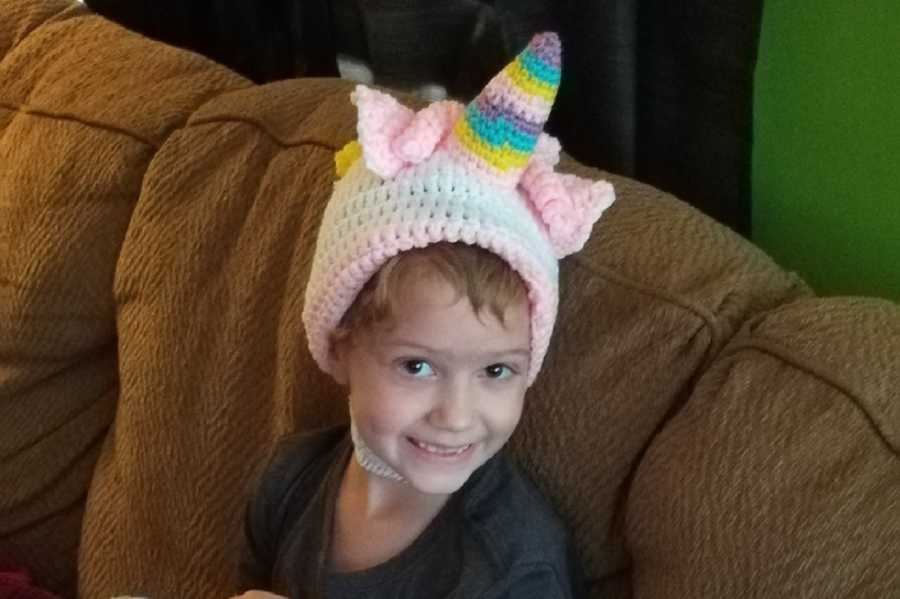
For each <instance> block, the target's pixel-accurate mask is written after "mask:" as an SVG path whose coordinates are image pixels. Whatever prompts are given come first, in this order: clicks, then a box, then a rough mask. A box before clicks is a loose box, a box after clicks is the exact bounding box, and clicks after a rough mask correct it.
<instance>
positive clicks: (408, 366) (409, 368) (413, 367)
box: [402, 360, 433, 378]
mask: <svg viewBox="0 0 900 599" xmlns="http://www.w3.org/2000/svg"><path fill="white" fill-rule="evenodd" d="M402 368H403V372H405V373H406V374H409V375H412V376H414V377H417V378H424V377H426V376H431V375H432V374H433V371H432V370H431V365H430V364H429V363H428V362H426V361H425V360H404V361H403V364H402Z"/></svg>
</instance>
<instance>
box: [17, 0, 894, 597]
mask: <svg viewBox="0 0 900 599" xmlns="http://www.w3.org/2000/svg"><path fill="white" fill-rule="evenodd" d="M349 89H350V87H349V85H348V84H347V83H345V82H340V81H336V80H316V79H306V80H294V81H286V82H282V83H278V84H273V85H268V86H264V87H257V86H253V85H251V84H250V83H249V82H248V81H246V80H244V79H241V78H240V77H238V76H237V75H235V74H233V73H231V72H229V71H227V70H226V69H224V68H223V67H220V66H218V65H215V64H213V63H211V62H209V61H207V60H205V59H203V58H201V57H199V56H197V55H194V54H191V53H188V52H186V51H183V50H178V49H175V48H171V47H167V46H163V45H161V44H158V43H154V42H152V41H149V40H147V39H144V38H142V37H140V36H138V35H136V34H134V33H131V32H128V31H126V30H124V29H122V28H120V27H118V26H116V25H114V24H112V23H110V22H108V21H105V20H103V19H101V18H100V17H98V16H95V15H92V14H90V13H89V12H88V11H87V10H86V9H85V8H83V7H80V6H78V5H70V4H67V3H66V2H65V1H64V0H0V459H2V462H0V556H2V555H4V554H5V555H7V556H12V557H14V558H15V559H16V560H18V562H19V563H22V564H24V565H27V566H28V567H30V568H31V569H32V570H33V572H34V573H35V577H36V580H37V581H38V582H39V583H41V584H43V585H44V586H46V587H49V588H51V589H54V590H56V591H58V592H60V593H62V594H63V595H66V596H74V595H75V594H76V588H77V589H78V594H79V595H80V596H82V597H86V598H90V599H93V598H107V597H110V596H111V595H117V594H135V595H147V596H150V597H153V598H154V599H168V598H193V597H197V598H207V597H209V598H214V597H225V596H227V595H228V593H229V592H230V591H231V590H232V574H233V564H234V561H235V555H236V552H237V550H238V547H239V543H240V538H241V517H242V507H243V504H244V501H245V498H246V497H247V494H248V492H249V491H250V488H251V486H252V484H253V477H254V475H255V473H256V471H257V468H258V464H259V463H260V461H261V460H263V459H264V457H265V456H266V455H267V453H268V451H269V450H270V448H271V447H272V444H273V441H274V440H275V439H276V438H277V437H278V436H280V435H282V434H284V433H286V432H288V431H290V430H292V429H294V428H310V427H316V426H320V425H324V424H327V423H333V422H337V421H339V420H341V419H344V418H345V417H346V409H345V405H344V402H343V400H342V393H341V390H340V388H338V387H337V386H336V385H334V384H333V383H332V382H331V381H330V380H329V379H328V378H326V377H325V376H324V375H322V374H320V373H319V371H318V370H317V369H316V368H315V366H314V364H313V362H312V360H311V358H310V356H309V354H308V352H307V350H306V341H305V337H304V332H303V327H302V324H301V320H300V310H301V305H302V301H303V288H304V283H305V281H306V278H307V276H308V270H309V264H310V258H311V255H312V249H313V246H314V243H315V237H316V226H317V223H318V220H319V218H320V215H321V211H322V209H323V206H324V202H325V199H326V197H327V193H328V189H329V186H330V184H331V172H332V170H331V164H332V154H333V152H334V151H335V149H337V148H339V147H341V146H342V144H344V143H345V142H346V141H347V140H349V139H350V138H351V137H352V136H353V111H352V106H350V104H349V102H348V98H347V94H348V90H349ZM569 168H571V169H575V170H579V171H582V172H583V173H593V174H594V175H598V174H599V173H596V172H594V171H591V170H590V169H586V168H584V167H580V166H578V165H576V164H574V163H570V164H569ZM604 176H608V177H609V178H610V179H611V180H612V181H613V183H614V184H615V186H616V188H617V191H618V195H619V201H618V202H617V203H616V204H615V206H614V207H613V208H612V209H611V210H610V211H609V212H608V214H607V215H605V216H604V217H603V219H602V220H601V222H600V223H599V225H598V226H597V227H596V228H595V231H594V235H593V237H592V239H591V241H590V242H589V243H588V245H587V247H586V248H585V250H584V251H583V252H581V253H580V254H578V255H576V256H574V257H571V258H569V259H566V260H565V261H564V262H563V263H562V267H561V268H562V271H561V277H562V281H561V283H562V297H561V309H560V315H559V320H558V325H557V327H558V328H557V333H556V335H555V338H554V341H553V343H552V346H551V349H550V353H549V355H548V357H547V361H546V366H545V368H544V370H543V372H542V374H541V376H540V377H539V380H538V383H537V384H536V386H535V387H534V388H533V389H532V390H531V391H530V392H529V395H528V400H527V407H526V414H525V417H524V421H523V423H522V425H521V427H520V429H519V431H518V432H517V433H516V435H515V437H514V440H513V443H512V448H511V449H512V451H513V453H514V454H515V455H516V457H517V458H518V459H520V461H521V462H522V463H523V465H524V466H525V467H526V468H527V469H528V471H529V472H530V473H531V474H532V476H533V477H534V478H535V479H536V480H537V481H538V483H539V485H540V486H541V487H542V488H543V490H544V491H545V492H546V494H547V495H548V496H549V497H550V498H551V500H552V501H553V503H554V504H555V505H556V506H557V508H558V510H559V512H560V513H561V514H562V515H563V517H564V518H565V520H566V521H567V523H568V524H569V525H570V527H571V529H572V531H573V532H574V537H575V540H576V543H577V549H578V552H579V556H580V559H581V560H582V563H583V565H584V568H585V571H586V573H587V575H588V578H589V580H590V583H591V597H597V598H600V597H612V598H616V599H624V598H627V597H635V598H641V599H644V598H647V599H676V598H686V597H687V598H693V597H696V598H704V599H707V598H709V599H711V598H720V597H734V598H739V599H743V598H751V597H752V598H756V597H760V598H762V597H765V598H784V599H788V598H791V599H794V598H806V597H808V598H813V597H815V598H820V597H835V598H838V597H842V598H843V597H847V598H849V597H872V598H885V597H900V455H898V453H900V392H898V389H900V307H898V306H897V305H896V304H893V303H890V302H887V301H881V300H876V299H866V298H817V297H815V296H814V295H813V293H812V292H811V291H810V290H809V289H808V288H807V287H806V286H805V285H804V284H803V283H802V281H800V280H799V279H798V278H797V277H796V276H794V275H792V274H790V273H786V272H784V271H783V270H781V269H780V268H778V267H777V266H776V265H775V264H773V263H772V261H771V260H770V259H769V258H767V257H766V256H765V255H764V254H763V253H762V252H761V251H759V250H758V249H756V248H755V247H754V246H753V245H751V244H750V243H748V242H747V241H745V240H744V239H742V238H740V237H738V236H737V235H735V234H733V233H732V232H730V231H729V230H727V229H726V228H724V227H722V226H720V225H718V224H716V223H714V222H712V221H711V220H709V219H707V218H706V217H704V216H702V215H701V214H700V213H698V212H697V211H696V210H694V209H692V208H690V207H689V206H687V205H686V204H684V203H682V202H680V201H678V200H677V199H675V198H672V197H670V196H667V195H665V194H663V193H660V192H658V191H656V190H654V189H652V188H650V187H648V186H645V185H642V184H639V183H637V182H634V181H631V180H627V179H624V178H621V177H616V176H612V175H604Z"/></svg>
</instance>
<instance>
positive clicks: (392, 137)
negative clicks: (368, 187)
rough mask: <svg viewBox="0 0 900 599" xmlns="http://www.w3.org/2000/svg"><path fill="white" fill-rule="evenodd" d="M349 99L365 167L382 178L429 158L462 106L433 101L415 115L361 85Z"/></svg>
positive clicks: (391, 98)
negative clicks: (352, 104)
mask: <svg viewBox="0 0 900 599" xmlns="http://www.w3.org/2000/svg"><path fill="white" fill-rule="evenodd" d="M350 100H351V101H352V102H353V103H354V104H355V105H356V108H357V111H358V113H359V121H358V122H357V125H356V130H357V134H358V136H359V144H360V146H361V147H362V153H363V159H364V160H365V162H366V167H368V169H369V170H371V171H372V172H374V173H375V174H376V175H378V176H380V177H383V178H385V179H390V178H392V177H394V176H396V174H397V173H398V172H400V171H401V170H402V169H403V168H404V167H407V166H409V165H411V164H418V163H420V162H422V161H423V160H425V159H426V158H428V157H429V156H431V155H432V154H433V153H434V150H435V148H437V146H438V144H440V143H441V142H442V141H443V140H444V139H445V138H446V137H447V135H449V133H450V130H451V129H452V128H453V124H454V123H455V122H456V120H457V119H458V118H459V115H460V114H462V105H461V104H459V103H457V102H452V101H443V102H435V103H433V104H430V105H429V106H428V107H427V108H424V109H422V110H421V111H419V112H418V113H415V112H413V111H412V110H410V109H409V108H407V107H406V106H403V105H402V104H400V103H399V102H398V101H397V100H396V99H394V97H393V96H391V95H389V94H385V93H383V92H380V91H377V90H374V89H370V88H368V87H366V86H364V85H358V86H357V87H356V91H354V92H353V93H352V94H351V96H350Z"/></svg>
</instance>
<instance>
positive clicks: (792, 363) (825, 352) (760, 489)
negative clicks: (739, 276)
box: [626, 298, 900, 599]
mask: <svg viewBox="0 0 900 599" xmlns="http://www.w3.org/2000/svg"><path fill="white" fill-rule="evenodd" d="M626 529H627V538H628V546H629V551H630V553H631V555H632V557H633V559H634V560H635V563H636V564H638V567H637V568H636V569H635V572H634V576H633V582H634V585H635V591H636V593H635V596H636V597H653V598H654V599H669V598H671V599H675V598H680V597H695V598H698V599H713V598H718V597H770V598H777V599H794V598H798V597H802V598H805V597H809V598H812V597H900V568H898V567H897V565H898V564H900V305H897V304H893V303H891V302H887V301H883V300H875V299H864V298H828V299H824V298H808V299H803V300H800V301H797V302H793V303H791V304H788V305H785V306H782V307H780V308H778V309H776V310H773V311H771V312H769V313H766V314H763V315H760V316H758V317H756V318H754V319H752V320H751V321H750V322H748V323H747V324H746V325H745V326H744V327H743V329H742V330H741V331H740V333H739V334H738V335H736V336H735V338H734V339H733V340H732V341H731V342H730V343H729V344H728V346H727V347H726V348H725V350H724V351H723V352H722V353H721V355H720V356H719V358H718V359H717V360H716V361H715V362H714V363H713V364H712V366H711V368H710V369H709V370H708V371H707V372H706V373H705V374H704V376H703V377H702V378H701V379H700V381H699V382H698V385H697V387H696V389H695V391H694V393H692V395H691V397H690V399H689V400H688V401H687V403H686V404H685V406H684V407H683V408H682V409H681V410H680V411H679V412H678V414H677V415H675V416H674V417H673V418H672V420H671V422H669V423H668V424H667V426H666V427H665V429H664V430H663V431H662V432H661V433H660V434H659V435H658V436H657V438H655V439H654V441H653V443H652V444H651V446H650V448H649V449H648V451H647V453H646V455H645V457H644V459H643V460H642V462H641V465H640V466H639V468H638V470H637V473H636V476H635V479H634V483H633V485H632V488H631V490H630V494H629V506H628V514H627V527H626Z"/></svg>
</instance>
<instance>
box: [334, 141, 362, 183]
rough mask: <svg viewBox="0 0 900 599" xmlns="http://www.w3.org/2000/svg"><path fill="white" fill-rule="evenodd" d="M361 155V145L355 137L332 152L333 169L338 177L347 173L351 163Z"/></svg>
mask: <svg viewBox="0 0 900 599" xmlns="http://www.w3.org/2000/svg"><path fill="white" fill-rule="evenodd" d="M360 156H362V146H361V145H359V142H358V141H356V140H355V139H354V140H353V141H351V142H350V143H348V144H347V145H345V146H344V147H343V148H341V149H340V150H338V151H337V152H335V153H334V171H335V172H336V173H337V176H338V179H340V178H341V177H343V176H344V175H346V174H347V171H349V170H350V167H351V166H353V163H354V162H356V161H357V160H358V159H359V157H360Z"/></svg>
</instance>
